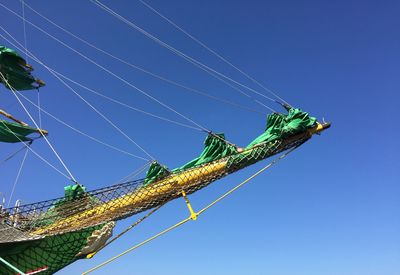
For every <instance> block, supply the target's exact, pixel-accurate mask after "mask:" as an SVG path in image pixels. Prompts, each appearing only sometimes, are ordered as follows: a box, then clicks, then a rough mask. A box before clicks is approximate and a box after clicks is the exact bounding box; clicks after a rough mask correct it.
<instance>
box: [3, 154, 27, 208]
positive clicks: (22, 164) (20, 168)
mask: <svg viewBox="0 0 400 275" xmlns="http://www.w3.org/2000/svg"><path fill="white" fill-rule="evenodd" d="M28 153H29V150H26V151H25V154H24V157H23V158H22V162H21V165H20V167H19V169H18V173H17V176H16V177H15V181H14V184H13V187H12V189H11V194H10V198H9V200H8V203H7V208H8V207H10V203H11V200H12V197H13V195H14V191H15V188H16V187H17V183H18V180H19V177H20V176H21V172H22V168H23V167H24V164H25V160H26V157H27V156H28Z"/></svg>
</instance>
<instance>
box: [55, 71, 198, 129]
mask: <svg viewBox="0 0 400 275" xmlns="http://www.w3.org/2000/svg"><path fill="white" fill-rule="evenodd" d="M51 70H52V71H53V72H54V73H55V74H57V75H58V76H60V77H62V78H64V79H66V80H68V81H69V82H71V83H74V84H75V85H77V86H79V87H81V88H82V89H85V90H86V91H88V92H91V93H93V94H95V95H97V96H99V97H102V98H105V99H107V100H109V101H111V102H114V103H116V104H118V105H121V106H123V107H125V108H128V109H131V110H133V111H136V112H139V113H142V114H145V115H148V116H151V117H154V118H158V119H160V120H164V121H167V122H170V123H173V124H176V125H179V126H182V127H186V128H189V129H193V130H199V129H198V128H196V127H193V126H190V125H188V124H184V123H181V122H178V121H175V120H171V119H169V118H165V117H162V116H159V115H155V114H153V113H150V112H147V111H144V110H141V109H139V108H136V107H133V106H130V105H128V104H126V103H123V102H121V101H119V100H116V99H113V98H111V97H109V96H106V95H104V94H102V93H100V92H97V91H95V90H94V89H91V88H89V87H87V86H85V85H83V84H81V83H79V82H77V81H74V80H72V79H71V78H69V77H67V76H65V75H63V74H61V73H59V72H57V71H55V70H53V69H51Z"/></svg>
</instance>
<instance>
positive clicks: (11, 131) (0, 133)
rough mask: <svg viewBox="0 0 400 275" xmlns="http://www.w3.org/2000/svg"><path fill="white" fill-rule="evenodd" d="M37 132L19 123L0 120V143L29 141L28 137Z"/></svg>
mask: <svg viewBox="0 0 400 275" xmlns="http://www.w3.org/2000/svg"><path fill="white" fill-rule="evenodd" d="M37 131H38V130H37V129H35V128H32V127H29V126H23V125H21V124H19V123H15V122H10V121H5V120H0V142H9V143H15V142H22V141H31V140H32V139H31V138H29V137H28V135H30V134H32V133H35V132H37Z"/></svg>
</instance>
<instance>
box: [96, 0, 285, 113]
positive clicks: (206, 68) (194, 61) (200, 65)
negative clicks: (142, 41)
mask: <svg viewBox="0 0 400 275" xmlns="http://www.w3.org/2000/svg"><path fill="white" fill-rule="evenodd" d="M89 1H90V2H92V3H93V4H95V5H96V6H98V7H100V8H101V9H103V10H105V11H106V12H108V13H109V14H111V15H113V16H114V17H116V18H118V19H119V20H120V21H122V22H124V23H125V24H127V25H128V26H130V27H131V28H133V29H135V30H137V31H138V32H140V33H142V34H143V35H145V36H146V37H148V38H150V39H151V40H153V41H155V42H156V43H157V44H159V45H161V46H162V47H164V48H166V49H168V50H170V51H171V52H173V53H174V54H176V55H178V56H180V57H182V58H183V59H185V60H186V61H188V62H189V63H191V64H193V65H195V66H196V67H198V68H199V69H202V70H203V71H205V72H207V73H208V74H210V75H211V76H213V77H215V75H218V76H219V77H222V78H224V79H225V80H229V81H231V82H233V83H235V84H236V85H239V86H240V87H242V88H245V89H247V90H249V91H251V92H253V93H255V94H257V95H260V96H262V97H264V98H266V99H268V100H270V101H272V102H275V103H278V104H281V103H280V102H279V101H277V100H275V99H273V98H271V97H268V96H266V95H264V94H263V93H260V92H258V91H256V90H254V89H252V88H250V87H248V86H246V85H245V84H243V83H240V82H238V81H235V80H234V79H232V78H231V77H229V76H226V75H225V74H223V73H220V72H218V71H216V70H215V69H213V68H211V67H209V66H207V65H205V64H204V63H202V62H200V61H198V60H197V59H194V58H192V57H190V56H188V55H187V54H185V53H183V52H181V51H179V50H177V49H176V48H174V47H172V46H171V45H169V44H167V43H165V42H163V41H162V40H160V39H159V38H157V37H155V36H154V35H152V34H150V33H149V32H147V31H145V30H144V29H142V28H140V27H139V26H137V25H136V24H134V23H133V22H131V21H129V20H128V19H126V18H125V17H123V16H121V15H120V14H118V13H117V12H115V11H114V10H112V9H111V8H109V7H108V6H106V5H105V4H103V3H101V2H100V1H98V0H89ZM217 79H220V78H217ZM224 83H225V82H224ZM248 97H249V98H251V99H252V100H253V101H254V102H256V103H258V102H257V101H255V100H254V98H253V97H252V96H250V95H248ZM263 106H264V105H263ZM264 107H265V106H264ZM268 109H270V110H273V109H272V108H270V107H268ZM273 111H275V110H273Z"/></svg>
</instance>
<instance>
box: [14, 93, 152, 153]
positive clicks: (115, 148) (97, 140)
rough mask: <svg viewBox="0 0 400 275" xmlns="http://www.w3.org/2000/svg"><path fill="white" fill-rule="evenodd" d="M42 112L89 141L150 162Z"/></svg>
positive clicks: (44, 111)
mask: <svg viewBox="0 0 400 275" xmlns="http://www.w3.org/2000/svg"><path fill="white" fill-rule="evenodd" d="M18 94H19V95H20V96H21V97H22V98H24V99H25V100H26V101H28V102H29V103H30V104H32V105H33V106H35V107H37V106H36V104H35V103H34V102H33V101H31V100H30V99H29V98H27V97H26V96H24V95H23V94H22V93H18ZM42 111H43V113H44V114H46V115H47V116H49V117H51V118H52V119H54V120H55V121H57V122H59V123H61V124H62V125H64V126H66V127H68V128H70V129H71V130H73V131H75V132H77V133H78V134H81V135H82V136H85V137H87V138H89V139H91V140H93V141H95V142H97V143H99V144H102V145H104V146H106V147H108V148H111V149H113V150H115V151H118V152H120V153H123V154H126V155H129V156H132V157H135V158H138V159H141V160H145V161H147V160H148V159H146V158H142V157H140V156H137V155H134V154H132V153H129V152H127V151H125V150H122V149H120V148H118V147H115V146H113V145H110V144H108V143H106V142H104V141H101V140H99V139H97V138H95V137H93V136H90V135H89V134H86V133H84V132H82V131H81V130H79V129H77V128H75V127H73V126H71V125H70V124H68V123H66V122H65V121H63V120H61V119H59V118H58V117H56V116H54V115H52V114H51V113H49V112H48V111H46V110H45V109H42Z"/></svg>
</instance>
